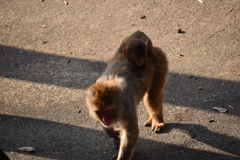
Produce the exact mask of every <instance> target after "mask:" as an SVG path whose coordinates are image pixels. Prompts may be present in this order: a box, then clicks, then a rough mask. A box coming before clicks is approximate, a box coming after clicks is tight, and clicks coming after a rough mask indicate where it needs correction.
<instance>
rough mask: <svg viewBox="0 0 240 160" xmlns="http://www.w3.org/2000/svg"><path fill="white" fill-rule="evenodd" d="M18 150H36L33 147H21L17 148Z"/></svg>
mask: <svg viewBox="0 0 240 160" xmlns="http://www.w3.org/2000/svg"><path fill="white" fill-rule="evenodd" d="M18 150H19V151H22V152H36V150H35V149H34V148H33V147H21V148H18Z"/></svg>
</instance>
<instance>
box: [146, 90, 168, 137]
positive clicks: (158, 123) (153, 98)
mask: <svg viewBox="0 0 240 160" xmlns="http://www.w3.org/2000/svg"><path fill="white" fill-rule="evenodd" d="M153 92H154V91H152V92H151V90H150V91H149V93H146V94H145V96H144V103H145V105H146V107H147V110H148V112H149V114H150V118H149V119H148V120H147V122H146V123H145V124H144V125H145V126H152V130H153V131H154V132H155V133H157V132H159V131H160V130H161V129H162V128H163V127H164V120H163V108H162V105H163V91H161V92H160V93H154V94H153Z"/></svg>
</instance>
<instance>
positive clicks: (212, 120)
mask: <svg viewBox="0 0 240 160" xmlns="http://www.w3.org/2000/svg"><path fill="white" fill-rule="evenodd" d="M208 122H210V123H212V122H217V121H215V120H214V119H211V120H209V121H208Z"/></svg>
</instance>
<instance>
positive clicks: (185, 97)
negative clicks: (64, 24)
mask: <svg viewBox="0 0 240 160" xmlns="http://www.w3.org/2000/svg"><path fill="white" fill-rule="evenodd" d="M0 56H1V57H0V77H6V78H11V79H18V80H24V81H30V82H37V83H43V84H48V85H56V86H62V87H69V88H75V89H86V88H87V87H88V86H89V85H90V84H92V83H93V82H95V80H96V79H97V78H98V77H99V76H100V75H101V73H102V72H103V71H104V69H105V67H106V63H103V62H99V61H90V60H84V59H77V58H71V57H64V56H58V55H54V54H46V53H41V52H35V51H31V50H24V49H19V48H14V47H9V46H3V45H0ZM199 87H200V88H201V89H199ZM237 88H240V82H237V81H229V80H221V79H213V78H206V77H200V76H194V75H185V74H179V73H173V72H171V73H169V80H168V84H167V86H166V89H165V103H169V104H173V105H178V106H188V107H195V108H197V109H203V110H208V111H213V110H212V109H211V107H214V106H218V107H225V108H227V109H228V110H229V113H230V114H233V115H237V116H239V115H240V111H239V110H237V106H238V105H239V103H240V101H239V100H240V92H239V90H238V89H237ZM229 105H230V106H233V107H229ZM234 106H235V107H234Z"/></svg>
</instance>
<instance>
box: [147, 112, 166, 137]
mask: <svg viewBox="0 0 240 160" xmlns="http://www.w3.org/2000/svg"><path fill="white" fill-rule="evenodd" d="M144 125H145V126H146V127H148V126H152V131H154V132H155V133H159V132H160V131H161V129H162V128H163V127H164V126H165V124H164V122H163V118H162V116H161V115H158V114H154V115H153V116H151V117H150V118H149V119H148V120H147V122H146V123H145V124H144Z"/></svg>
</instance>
